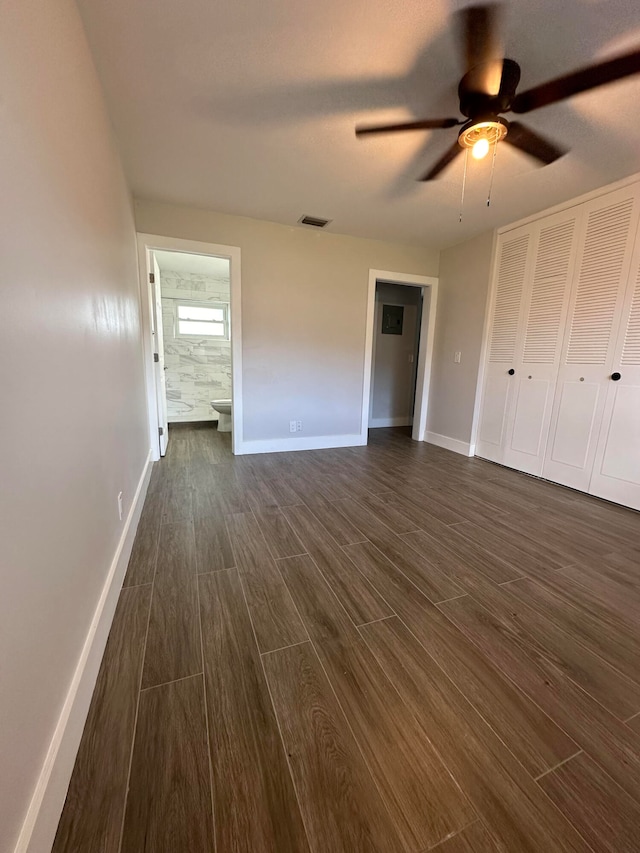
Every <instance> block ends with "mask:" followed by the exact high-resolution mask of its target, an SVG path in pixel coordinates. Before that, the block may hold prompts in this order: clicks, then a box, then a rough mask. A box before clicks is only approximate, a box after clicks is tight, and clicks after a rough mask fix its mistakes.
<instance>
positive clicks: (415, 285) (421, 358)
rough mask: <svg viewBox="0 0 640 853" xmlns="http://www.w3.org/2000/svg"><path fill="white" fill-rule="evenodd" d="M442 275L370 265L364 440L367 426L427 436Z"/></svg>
mask: <svg viewBox="0 0 640 853" xmlns="http://www.w3.org/2000/svg"><path fill="white" fill-rule="evenodd" d="M437 290H438V280H437V279H436V278H432V277H430V276H416V275H410V274H404V273H393V272H388V271H384V270H370V271H369V292H368V302H367V325H366V338H365V368H364V371H365V372H364V381H363V396H362V435H361V437H362V440H363V441H362V443H363V444H366V442H367V435H368V429H369V427H372V428H376V427H382V426H408V425H411V427H412V432H411V435H412V438H413V439H415V440H417V441H424V437H425V432H426V424H427V413H428V403H429V382H430V377H431V360H432V355H433V337H434V330H435V319H436V302H437Z"/></svg>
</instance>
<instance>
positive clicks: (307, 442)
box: [236, 433, 367, 456]
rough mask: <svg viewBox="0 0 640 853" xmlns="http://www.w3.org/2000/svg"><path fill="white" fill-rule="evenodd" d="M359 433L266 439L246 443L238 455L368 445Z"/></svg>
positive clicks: (238, 451)
mask: <svg viewBox="0 0 640 853" xmlns="http://www.w3.org/2000/svg"><path fill="white" fill-rule="evenodd" d="M366 443H367V440H366V438H365V440H364V441H363V440H362V436H361V435H359V434H358V433H355V434H351V435H317V436H310V437H309V438H264V439H259V440H258V441H245V442H243V444H242V447H241V448H239V449H238V450H237V451H236V453H237V454H238V455H239V456H242V455H245V454H250V453H282V452H284V451H290V450H325V449H327V448H329V447H360V446H361V445H363V444H366Z"/></svg>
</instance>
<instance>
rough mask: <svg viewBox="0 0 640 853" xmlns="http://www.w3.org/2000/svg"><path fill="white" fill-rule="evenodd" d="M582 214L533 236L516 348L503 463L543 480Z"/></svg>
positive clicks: (552, 221)
mask: <svg viewBox="0 0 640 853" xmlns="http://www.w3.org/2000/svg"><path fill="white" fill-rule="evenodd" d="M579 215H580V213H579V209H577V208H573V209H571V210H569V211H563V212H562V213H558V214H556V215H554V216H549V217H546V218H545V219H544V220H543V221H542V222H539V223H536V224H535V230H534V233H533V234H532V243H533V259H534V260H533V265H532V266H533V269H532V275H531V277H530V280H529V281H528V283H527V285H526V286H525V297H524V324H523V330H522V334H520V335H519V340H518V342H517V346H516V359H515V364H514V367H515V374H514V376H513V378H512V385H513V391H514V393H513V396H512V401H511V405H510V407H509V410H508V412H507V428H506V439H505V449H504V454H503V462H504V464H505V465H509V466H511V467H512V468H517V469H518V470H520V471H526V472H527V473H528V474H535V475H540V474H541V473H542V467H543V464H544V454H545V450H546V444H547V437H548V435H549V424H550V421H551V408H552V405H553V398H554V392H555V387H556V379H557V375H558V365H559V363H560V354H561V349H562V340H563V334H564V328H565V324H566V317H567V308H568V304H569V295H570V290H571V287H570V284H571V280H572V277H573V268H574V264H575V256H576V243H577V240H576V236H577V222H578V217H579Z"/></svg>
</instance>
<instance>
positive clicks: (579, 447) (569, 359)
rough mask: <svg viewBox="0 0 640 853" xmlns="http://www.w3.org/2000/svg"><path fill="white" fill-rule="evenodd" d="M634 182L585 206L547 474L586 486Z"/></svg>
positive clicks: (631, 224)
mask: <svg viewBox="0 0 640 853" xmlns="http://www.w3.org/2000/svg"><path fill="white" fill-rule="evenodd" d="M636 194H637V190H636V188H635V187H628V188H625V189H623V190H619V191H617V192H615V193H610V194H608V195H606V196H604V197H600V198H598V199H594V200H593V201H591V202H588V203H587V204H585V205H584V206H583V210H584V215H585V220H584V223H583V227H582V230H583V233H582V234H581V236H580V238H579V241H578V260H577V267H578V268H577V274H576V276H575V277H574V284H573V288H572V293H571V299H570V304H569V317H568V323H567V328H566V332H565V338H564V345H563V349H562V357H561V361H560V368H559V371H558V382H557V386H556V393H555V399H554V404H553V412H552V416H551V428H550V433H549V441H548V446H547V453H546V457H545V463H544V467H543V469H542V476H543V477H545V478H546V479H548V480H553V481H554V482H556V483H562V484H563V485H566V486H571V487H572V488H575V489H581V490H582V491H588V489H589V482H590V480H591V473H592V470H593V465H594V458H595V452H596V446H597V442H598V435H599V430H600V426H601V424H602V418H603V412H604V406H605V396H606V392H607V388H608V384H609V381H610V380H609V376H610V375H611V373H612V365H613V361H614V355H615V348H616V339H617V333H618V329H619V327H620V319H621V315H622V308H623V302H624V294H625V290H626V287H625V285H626V282H627V280H628V275H629V269H630V263H631V252H632V248H633V239H634V236H635V231H636V226H637V220H638V205H637V202H636V199H635V195H636Z"/></svg>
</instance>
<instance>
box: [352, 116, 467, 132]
mask: <svg viewBox="0 0 640 853" xmlns="http://www.w3.org/2000/svg"><path fill="white" fill-rule="evenodd" d="M457 124H462V122H461V121H458V119H457V118H433V119H428V118H426V119H422V120H421V121H405V122H401V123H400V124H378V125H364V126H360V127H356V136H366V135H367V134H371V133H396V132H397V131H400V130H435V129H437V128H443V127H455V126H456V125H457Z"/></svg>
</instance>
